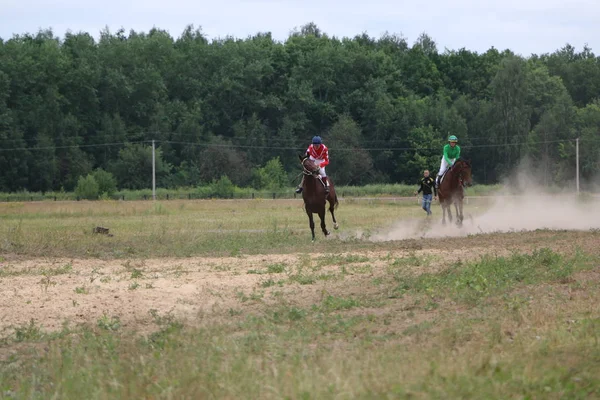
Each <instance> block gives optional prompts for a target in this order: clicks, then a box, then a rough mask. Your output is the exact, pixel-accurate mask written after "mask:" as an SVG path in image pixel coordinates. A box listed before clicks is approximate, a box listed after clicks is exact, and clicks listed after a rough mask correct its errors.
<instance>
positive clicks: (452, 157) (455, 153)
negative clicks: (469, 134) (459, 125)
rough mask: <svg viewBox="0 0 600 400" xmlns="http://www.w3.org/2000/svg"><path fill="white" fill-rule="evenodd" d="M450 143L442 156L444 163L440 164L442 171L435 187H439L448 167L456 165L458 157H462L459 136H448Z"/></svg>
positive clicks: (445, 147)
mask: <svg viewBox="0 0 600 400" xmlns="http://www.w3.org/2000/svg"><path fill="white" fill-rule="evenodd" d="M448 142H449V143H448V144H447V145H445V146H444V156H443V157H442V164H441V165H440V171H439V172H438V175H437V177H436V180H435V187H436V188H439V185H440V178H441V177H442V175H444V173H445V172H446V170H447V169H448V168H450V167H451V166H453V165H454V163H455V162H456V160H457V159H458V157H460V147H459V146H458V144H457V143H458V138H457V137H456V136H454V135H451V136H450V137H449V138H448Z"/></svg>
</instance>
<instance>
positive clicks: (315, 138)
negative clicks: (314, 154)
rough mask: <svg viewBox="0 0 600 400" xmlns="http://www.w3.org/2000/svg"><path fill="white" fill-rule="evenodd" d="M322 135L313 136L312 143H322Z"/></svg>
mask: <svg viewBox="0 0 600 400" xmlns="http://www.w3.org/2000/svg"><path fill="white" fill-rule="evenodd" d="M322 143H323V141H322V140H321V136H315V137H313V138H312V144H322Z"/></svg>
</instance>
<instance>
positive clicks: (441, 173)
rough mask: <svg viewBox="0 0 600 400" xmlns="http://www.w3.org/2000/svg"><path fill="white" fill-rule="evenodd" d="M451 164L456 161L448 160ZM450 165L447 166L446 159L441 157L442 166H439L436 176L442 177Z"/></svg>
mask: <svg viewBox="0 0 600 400" xmlns="http://www.w3.org/2000/svg"><path fill="white" fill-rule="evenodd" d="M450 161H452V162H453V163H454V162H455V161H456V159H452V160H450ZM449 166H450V165H448V163H447V162H446V158H445V157H442V165H440V172H438V176H442V175H444V172H446V170H447V169H448V167H449Z"/></svg>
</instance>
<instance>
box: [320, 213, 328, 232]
mask: <svg viewBox="0 0 600 400" xmlns="http://www.w3.org/2000/svg"><path fill="white" fill-rule="evenodd" d="M319 218H320V219H321V230H322V231H323V234H324V235H325V236H329V232H328V231H327V228H326V227H325V207H323V210H319Z"/></svg>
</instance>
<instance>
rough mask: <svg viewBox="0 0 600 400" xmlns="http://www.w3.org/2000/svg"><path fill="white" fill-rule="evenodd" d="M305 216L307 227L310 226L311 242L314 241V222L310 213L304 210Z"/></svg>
mask: <svg viewBox="0 0 600 400" xmlns="http://www.w3.org/2000/svg"><path fill="white" fill-rule="evenodd" d="M306 215H308V225H309V226H310V233H311V234H312V240H313V242H314V241H315V220H314V218H313V214H312V212H310V211H308V210H306Z"/></svg>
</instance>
